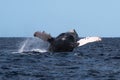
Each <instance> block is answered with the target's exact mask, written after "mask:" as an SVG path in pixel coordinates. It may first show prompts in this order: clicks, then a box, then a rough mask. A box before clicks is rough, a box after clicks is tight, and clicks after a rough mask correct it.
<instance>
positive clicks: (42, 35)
mask: <svg viewBox="0 0 120 80" xmlns="http://www.w3.org/2000/svg"><path fill="white" fill-rule="evenodd" d="M34 37H38V38H40V39H42V40H43V41H48V40H49V39H51V38H52V37H51V35H50V34H48V33H46V32H45V31H43V32H39V31H37V32H35V33H34Z"/></svg>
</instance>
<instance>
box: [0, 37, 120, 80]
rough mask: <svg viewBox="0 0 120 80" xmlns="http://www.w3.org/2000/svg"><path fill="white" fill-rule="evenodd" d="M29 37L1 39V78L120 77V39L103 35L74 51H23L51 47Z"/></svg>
mask: <svg viewBox="0 0 120 80" xmlns="http://www.w3.org/2000/svg"><path fill="white" fill-rule="evenodd" d="M30 39H31V40H32V38H29V40H30ZM26 40H27V38H0V80H120V38H103V39H102V41H101V42H95V43H89V44H86V45H84V46H81V47H78V48H75V49H74V51H73V52H62V53H48V52H44V50H43V49H41V52H42V51H43V52H42V53H39V52H27V53H26V52H25V53H21V52H22V51H23V50H27V51H28V50H31V49H33V47H35V46H37V48H38V47H39V48H45V47H47V45H44V44H43V42H39V44H37V43H35V42H37V41H35V42H34V40H33V41H29V43H28V42H25V41H26ZM34 43H35V45H34V46H33V44H34ZM30 44H31V45H30ZM31 47H32V48H31ZM20 51H21V52H20Z"/></svg>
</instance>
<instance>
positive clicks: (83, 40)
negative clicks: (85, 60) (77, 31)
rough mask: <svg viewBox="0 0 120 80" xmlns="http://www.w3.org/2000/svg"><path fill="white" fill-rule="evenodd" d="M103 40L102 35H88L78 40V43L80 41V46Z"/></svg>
mask: <svg viewBox="0 0 120 80" xmlns="http://www.w3.org/2000/svg"><path fill="white" fill-rule="evenodd" d="M101 40H102V39H101V38H100V37H86V38H83V39H80V40H78V41H77V43H79V45H78V46H83V45H85V44H87V43H91V42H97V41H101Z"/></svg>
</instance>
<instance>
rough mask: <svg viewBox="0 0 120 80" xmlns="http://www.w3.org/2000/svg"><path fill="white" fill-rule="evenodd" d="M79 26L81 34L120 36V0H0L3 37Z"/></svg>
mask: <svg viewBox="0 0 120 80" xmlns="http://www.w3.org/2000/svg"><path fill="white" fill-rule="evenodd" d="M69 29H76V31H77V32H78V34H79V36H101V37H120V31H119V30H120V0H0V37H32V36H33V33H34V32H35V31H42V30H45V31H47V32H49V33H51V35H53V36H57V35H58V34H59V33H61V32H66V31H68V30H69Z"/></svg>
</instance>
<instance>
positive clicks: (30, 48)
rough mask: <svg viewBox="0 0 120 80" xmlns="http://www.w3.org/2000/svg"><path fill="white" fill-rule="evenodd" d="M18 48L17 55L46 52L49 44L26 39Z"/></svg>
mask: <svg viewBox="0 0 120 80" xmlns="http://www.w3.org/2000/svg"><path fill="white" fill-rule="evenodd" d="M21 44H22V45H21V46H20V49H19V50H18V52H19V53H22V52H47V49H48V47H49V44H48V43H47V42H44V41H42V40H40V39H38V38H28V39H26V40H25V41H23V43H21Z"/></svg>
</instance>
